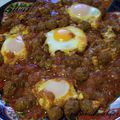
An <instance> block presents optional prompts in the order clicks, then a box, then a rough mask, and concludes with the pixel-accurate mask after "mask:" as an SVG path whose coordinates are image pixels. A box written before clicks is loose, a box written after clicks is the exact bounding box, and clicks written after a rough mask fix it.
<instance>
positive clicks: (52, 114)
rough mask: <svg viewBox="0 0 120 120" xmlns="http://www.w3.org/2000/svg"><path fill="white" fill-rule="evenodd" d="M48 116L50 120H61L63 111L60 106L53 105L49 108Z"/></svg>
mask: <svg viewBox="0 0 120 120" xmlns="http://www.w3.org/2000/svg"><path fill="white" fill-rule="evenodd" d="M48 116H49V119H50V120H59V119H61V118H62V116H63V111H62V109H61V108H60V107H58V106H53V107H52V108H50V109H49V111H48Z"/></svg>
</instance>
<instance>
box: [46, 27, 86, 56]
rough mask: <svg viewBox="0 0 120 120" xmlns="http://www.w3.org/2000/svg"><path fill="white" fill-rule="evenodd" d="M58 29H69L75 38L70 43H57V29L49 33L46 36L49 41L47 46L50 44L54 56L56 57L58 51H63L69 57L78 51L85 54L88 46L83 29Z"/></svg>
mask: <svg viewBox="0 0 120 120" xmlns="http://www.w3.org/2000/svg"><path fill="white" fill-rule="evenodd" d="M58 29H67V30H69V31H71V33H73V34H74V35H75V37H73V38H72V39H70V40H69V41H57V40H55V38H54V32H55V30H57V29H55V30H52V31H50V32H48V33H47V34H46V37H47V39H46V42H45V44H48V46H49V52H50V54H51V55H52V56H54V55H55V52H56V51H58V50H60V51H63V52H65V53H66V54H69V55H71V54H72V53H73V52H76V51H79V52H83V51H84V50H85V48H86V46H87V38H86V35H85V33H84V32H83V31H82V30H81V29H79V28H77V27H74V26H68V27H64V28H58Z"/></svg>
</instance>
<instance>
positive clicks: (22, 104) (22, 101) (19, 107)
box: [14, 97, 30, 112]
mask: <svg viewBox="0 0 120 120" xmlns="http://www.w3.org/2000/svg"><path fill="white" fill-rule="evenodd" d="M29 106H30V104H29V102H28V101H27V99H26V98H25V97H21V98H18V99H17V100H16V102H15V104H14V108H15V110H16V111H20V112H23V111H25V110H26V109H28V108H29Z"/></svg>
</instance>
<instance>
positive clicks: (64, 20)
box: [57, 17, 69, 27]
mask: <svg viewBox="0 0 120 120" xmlns="http://www.w3.org/2000/svg"><path fill="white" fill-rule="evenodd" d="M57 24H58V27H65V26H67V25H69V19H68V17H63V18H62V19H61V20H59V21H57Z"/></svg>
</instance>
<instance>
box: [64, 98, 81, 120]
mask: <svg viewBox="0 0 120 120" xmlns="http://www.w3.org/2000/svg"><path fill="white" fill-rule="evenodd" d="M79 111H80V105H79V101H78V100H77V99H72V98H71V99H69V100H68V101H67V102H66V104H65V105H64V112H65V115H66V117H67V118H71V117H74V116H76V115H77V114H78V112H79Z"/></svg>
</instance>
